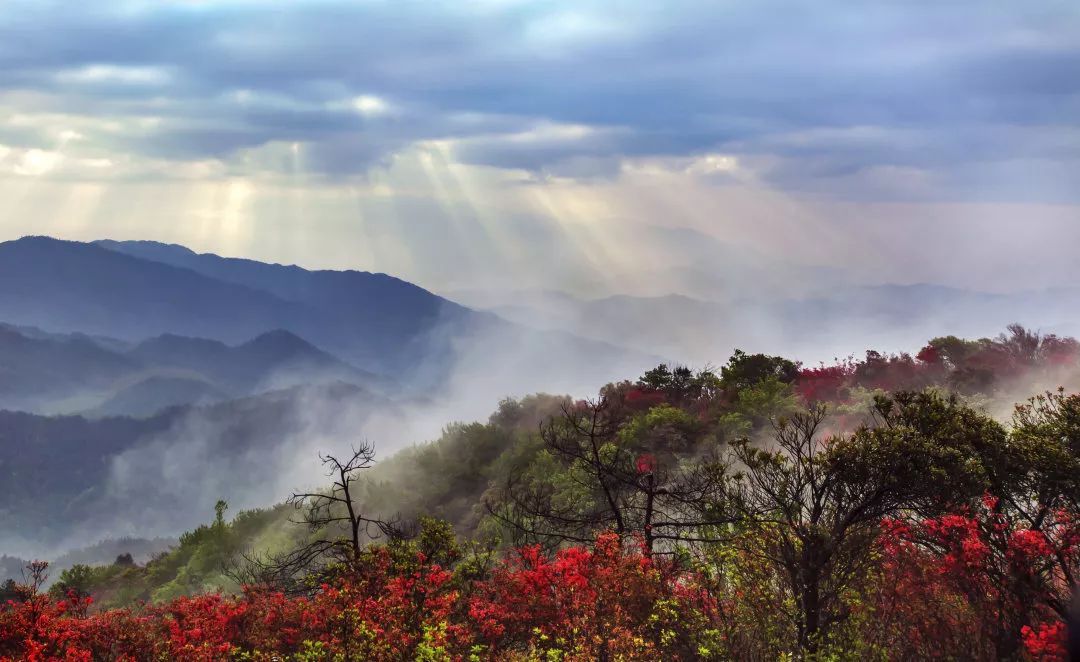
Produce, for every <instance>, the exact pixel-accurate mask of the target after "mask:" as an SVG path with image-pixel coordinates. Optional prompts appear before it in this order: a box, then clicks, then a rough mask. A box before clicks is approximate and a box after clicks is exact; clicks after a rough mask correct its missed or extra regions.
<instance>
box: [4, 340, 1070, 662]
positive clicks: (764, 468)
mask: <svg viewBox="0 0 1080 662" xmlns="http://www.w3.org/2000/svg"><path fill="white" fill-rule="evenodd" d="M1054 383H1060V384H1065V385H1066V386H1067V387H1068V388H1069V389H1076V388H1077V387H1078V386H1080V343H1078V342H1077V341H1075V340H1073V339H1071V338H1062V337H1057V336H1052V335H1048V336H1041V335H1039V334H1035V333H1032V332H1029V331H1027V330H1025V329H1023V328H1021V327H1018V326H1014V327H1011V328H1010V329H1009V330H1008V332H1007V333H1006V334H1003V335H1001V336H999V337H998V338H995V339H982V340H963V339H960V338H956V337H953V336H946V337H939V338H935V339H932V340H931V341H929V342H928V343H927V344H926V345H925V346H924V347H923V348H922V350H920V351H919V353H918V354H917V356H911V355H906V354H901V355H885V354H881V353H878V352H875V351H868V352H867V353H866V356H865V359H860V360H857V361H848V362H844V363H839V364H835V365H823V366H820V367H809V368H804V367H800V366H799V365H798V364H797V363H795V362H792V361H790V360H788V359H784V358H782V357H777V356H767V355H761V354H746V353H742V352H736V354H735V355H734V356H732V357H731V359H730V360H729V361H728V362H727V363H726V364H725V365H724V366H722V367H721V368H720V370H719V371H717V372H712V371H707V370H706V371H698V372H694V371H691V370H688V369H685V368H674V369H672V368H670V367H668V366H666V365H661V366H658V367H657V368H655V369H653V370H650V371H648V372H646V373H645V374H644V375H642V376H640V377H639V378H638V379H636V380H633V381H630V380H627V381H622V382H618V383H613V384H609V385H607V386H605V387H604V388H603V389H601V391H600V393H599V395H598V397H597V398H595V399H593V400H577V401H574V400H571V399H570V398H566V397H559V396H545V395H537V396H529V397H526V398H523V399H519V400H505V401H503V402H502V403H500V405H499V407H498V409H497V410H496V411H495V412H494V413H493V414H492V415H491V416H490V417H489V419H488V420H487V422H486V423H473V424H457V425H451V426H449V427H447V428H446V430H445V431H444V433H443V434H442V435H441V436H440V437H439V438H438V439H436V440H434V441H432V442H430V443H427V444H421V445H418V446H415V447H412V448H409V449H406V450H404V451H402V452H400V453H397V454H394V455H392V456H391V457H389V458H388V459H386V460H385V461H383V462H380V463H378V464H375V465H374V466H372V465H371V464H370V462H371V459H372V455H371V450H370V449H365V448H366V447H364V446H362V445H361V446H353V447H352V450H349V449H341V448H339V449H338V450H335V451H333V452H331V454H330V455H331V456H332V457H333V459H329V458H328V461H329V462H330V463H331V464H330V466H331V468H333V467H345V466H347V467H350V468H347V469H341V471H342V473H341V474H338V473H337V472H336V471H335V472H332V474H331V475H330V477H329V478H328V479H327V480H326V482H325V488H324V490H322V491H316V492H312V493H308V494H304V495H302V496H299V497H295V498H294V499H293V500H292V502H291V503H293V504H294V505H295V506H296V507H295V508H294V507H290V506H287V505H280V506H277V507H274V508H270V509H259V510H242V511H241V512H239V513H238V514H237V515H236V516H235V517H234V518H227V517H226V511H227V510H228V509H229V507H230V504H228V503H225V502H224V501H222V502H218V503H216V504H215V506H214V510H216V517H215V518H214V519H213V521H211V522H210V523H209V524H205V525H202V526H199V527H198V528H196V529H194V530H192V531H189V532H188V533H185V534H183V535H182V536H181V537H180V539H179V543H178V544H177V546H176V547H175V548H173V549H172V550H171V551H170V552H168V553H167V554H164V555H162V556H159V557H157V558H154V559H152V560H150V561H149V562H146V563H145V564H140V563H132V562H130V561H128V560H125V559H119V560H118V561H117V562H116V563H112V564H105V565H99V566H96V567H88V566H85V565H80V566H73V567H70V568H68V569H67V570H65V571H64V572H63V573H61V574H60V575H59V577H58V578H57V580H56V582H55V584H53V587H52V589H51V592H52V593H51V597H50V595H45V594H42V593H35V592H34V588H33V587H30V588H27V587H25V586H23V587H20V586H19V585H17V584H10V585H9V586H8V588H7V589H6V590H8V591H10V592H12V594H13V595H15V596H16V597H18V596H29V597H24V598H20V599H21V600H23V601H22V602H16V603H15V606H14V607H13V608H12V610H11V611H9V612H0V619H2V618H5V617H7V618H15V616H8V614H13V615H19V614H24V613H26V612H27V610H30V609H43V610H52V611H50V612H49V613H54V614H55V616H54V617H53V618H55V620H54V621H49V623H50V626H49V627H56V628H58V632H64V631H66V630H64V629H63V628H64V627H69V626H70V627H73V628H76V632H78V633H79V634H75V635H70V636H67V637H66V638H64V637H59V634H57V635H56V637H53V635H52V634H43V635H33V636H41V637H45V638H46V640H47V642H49V643H48V645H51V646H55V647H57V650H62V649H64V647H72V648H75V649H78V650H84V649H92V650H96V649H95V648H94V647H95V646H97V645H98V643H96V642H97V640H96V639H94V638H93V637H92V636H90V635H88V634H87V633H95V632H105V631H111V630H110V628H126V627H127V625H125V624H126V623H128V622H129V621H128V619H133V618H140V619H142V620H141V621H140V622H141V623H142V624H143V625H142V626H141V629H140V630H139V631H140V632H141V633H142V634H141V635H139V636H134V635H129V636H127V637H125V638H124V644H123V645H124V647H125V648H124V650H131V651H167V652H168V654H172V655H181V654H185V653H183V651H190V647H191V646H201V647H210V646H214V647H220V648H219V649H220V650H225V651H228V652H230V654H233V655H235V654H238V653H245V652H251V651H266V650H272V651H275V654H278V655H293V656H302V655H304V654H306V653H304V651H308V650H315V651H318V652H319V653H320V654H322V653H324V652H327V651H333V652H338V653H340V654H342V655H344V656H345V657H346V658H348V657H349V656H350V655H354V654H355V655H360V656H362V657H365V658H374V659H387V660H389V659H397V658H401V657H405V658H412V657H415V656H417V655H422V653H421V652H422V651H425V650H428V648H429V647H434V649H436V650H438V651H441V652H440V653H439V654H440V655H442V654H444V653H445V654H447V655H461V656H464V655H465V654H466V653H469V654H472V655H476V654H477V651H481V652H484V653H485V656H486V657H490V658H491V659H506V658H513V657H514V656H516V655H518V654H519V653H521V652H522V651H542V652H544V655H546V656H549V657H551V656H554V657H558V656H560V655H562V654H563V653H564V652H566V651H567V650H569V651H571V653H572V657H579V658H581V659H592V658H595V657H597V656H603V655H605V654H607V653H610V652H612V651H623V653H625V655H626V656H627V657H629V658H634V659H637V658H641V659H648V658H657V657H659V658H663V659H679V660H692V659H716V660H723V659H732V658H734V659H746V658H750V657H754V656H755V655H756V654H757V653H755V651H758V652H760V651H768V652H769V654H768V655H766V656H764V657H769V658H772V657H774V656H777V655H779V656H782V655H795V654H802V653H804V652H806V651H807V650H812V651H818V652H828V653H829V654H830V655H834V656H836V657H837V658H840V659H851V658H861V657H863V653H862V652H861V651H863V650H865V648H866V647H871V648H874V649H875V650H878V649H879V647H884V646H886V645H888V646H889V651H890V655H891V654H892V653H896V652H898V651H899V652H900V653H902V654H900V655H898V657H899V658H900V659H908V658H911V659H923V658H935V657H941V656H944V657H960V658H963V657H964V656H965V655H967V654H968V653H970V651H971V646H972V645H973V644H972V642H973V641H975V640H972V639H970V638H967V637H966V636H962V635H964V633H967V632H972V631H975V630H978V629H981V628H984V627H993V626H996V625H997V624H1000V623H1008V624H1010V627H1009V628H1008V629H998V630H995V631H994V633H993V634H992V636H989V637H988V638H986V639H979V640H978V641H979V642H980V643H978V644H977V646H978V648H979V650H981V651H982V653H980V656H982V657H988V658H991V659H993V658H994V657H995V656H997V657H1007V656H1000V655H998V653H996V652H994V651H1000V650H1008V651H1013V652H1016V651H1021V650H1025V651H1039V650H1042V648H1040V646H1043V645H1045V646H1051V645H1056V644H1055V643H1054V642H1056V641H1057V639H1056V637H1058V636H1059V632H1058V630H1057V628H1059V627H1060V623H1061V622H1062V621H1061V619H1062V617H1063V615H1064V612H1063V611H1059V610H1058V606H1061V607H1062V608H1063V609H1064V608H1067V605H1068V598H1069V594H1070V590H1071V587H1070V586H1069V585H1068V583H1067V582H1064V581H1063V577H1065V576H1067V575H1066V573H1068V572H1071V571H1072V570H1074V569H1075V568H1076V567H1077V561H1078V559H1080V557H1078V556H1077V553H1076V546H1075V540H1077V539H1080V538H1078V536H1080V531H1078V529H1077V525H1076V522H1078V521H1080V518H1078V517H1077V516H1078V515H1080V510H1078V506H1077V504H1078V503H1080V501H1078V500H1077V496H1078V495H1077V493H1076V491H1075V485H1074V483H1075V480H1074V479H1075V472H1076V471H1080V453H1078V452H1077V449H1078V448H1080V425H1078V423H1080V395H1068V394H1067V393H1060V394H1055V393H1051V394H1049V395H1044V396H1042V397H1041V398H1037V399H1034V400H1032V401H1030V402H1029V403H1028V404H1027V405H1024V406H1021V407H1020V408H1019V409H1017V410H1016V411H1017V414H1016V416H1015V417H1014V418H1012V419H1011V420H1007V419H1006V420H1005V421H1004V422H1002V421H998V420H995V419H994V418H993V417H991V416H989V415H988V414H987V412H990V411H1004V410H1006V409H1007V408H1008V407H1009V405H1010V404H1011V403H1013V402H1015V401H1016V400H1015V398H1016V396H1015V394H1016V393H1018V392H1022V391H1025V390H1026V392H1030V393H1038V391H1039V390H1040V389H1042V388H1045V387H1046V386H1047V385H1050V384H1054ZM254 409H255V410H258V411H259V414H260V415H265V414H266V413H267V412H266V411H264V410H262V409H261V407H260V406H259V405H257V404H256V405H254ZM309 450H313V449H309ZM351 454H352V455H351ZM350 455H351V456H352V457H353V458H354V459H353V461H349V457H350ZM356 458H360V459H359V460H357V459H356ZM334 462H338V464H333V463H334ZM343 462H344V463H345V464H342V463H343ZM735 467H738V470H737V471H736V470H734V468H735ZM1063 469H1064V471H1063ZM346 486H347V487H348V488H349V489H350V490H351V491H349V492H346V491H345V489H346ZM144 489H145V488H144ZM1036 494H1039V495H1042V496H1041V497H1040V498H1045V497H1046V496H1047V495H1051V496H1052V499H1053V503H1054V504H1056V505H1055V506H1054V507H1053V508H1052V509H1047V508H1048V507H1047V506H1046V505H1045V504H1044V503H1042V502H1040V501H1037V500H1033V497H1034V496H1035V495H1036ZM346 503H347V504H348V505H349V506H350V508H352V509H353V510H352V511H351V512H352V513H356V515H355V516H356V517H357V519H356V520H355V522H356V523H357V526H358V527H359V528H358V529H357V530H358V531H359V532H360V537H359V538H355V537H354V538H352V539H350V533H349V531H350V529H349V525H348V524H347V523H346V522H353V521H354V520H352V519H351V517H352V516H353V515H349V516H348V517H344V515H343V514H344V513H345V510H344V506H343V505H342V504H346ZM210 511H211V509H210V508H209V507H207V508H206V509H205V510H204V511H203V512H204V513H206V514H208V513H209V512H210ZM1040 512H1041V513H1042V514H1041V515H1040V514H1039V513H1040ZM297 515H299V516H300V517H302V518H306V520H307V521H308V522H309V523H311V524H312V526H303V525H299V524H298V523H296V520H295V517H297ZM203 517H204V518H205V517H206V515H205V514H204V516H203ZM343 517H344V519H343ZM204 521H205V519H204ZM807 549H809V550H811V551H812V552H813V554H814V555H815V556H814V558H815V559H817V560H812V561H810V563H813V564H814V565H813V566H812V568H811V570H812V574H811V575H807V574H806V572H807V571H805V570H800V568H805V567H806V564H807V563H808V561H807V556H806V555H805V554H804V551H803V550H807ZM852 568H859V569H860V572H852V571H851V569H852ZM792 577H794V578H795V579H792ZM242 583H246V584H248V586H247V588H246V589H243V586H242ZM242 589H243V590H242ZM65 592H67V593H66V594H67V600H66V601H64V602H57V600H58V596H60V595H63V594H64V593H65ZM222 593H224V594H225V595H224V596H223V595H222ZM230 595H231V596H232V597H229V596H230ZM808 595H818V596H819V598H820V596H828V597H827V598H826V599H823V600H819V601H818V602H813V601H808V600H806V599H805V598H806V597H807V596H808ZM88 597H92V598H93V599H94V602H93V605H92V606H91V604H90V603H88V602H86V599H87V598H88ZM145 600H148V601H150V602H151V603H155V604H151V605H149V606H145V607H135V608H133V609H134V611H127V610H123V609H121V610H116V609H115V607H117V606H122V605H131V604H135V603H138V602H140V601H145ZM1003 603H1004V604H1005V607H1002V606H1001V605H1002V604H1003ZM70 605H76V607H71V606H70ZM78 605H82V606H78ZM721 605H722V609H721V607H720V606H721ZM788 605H795V606H794V607H791V608H789V607H788ZM72 609H75V611H70V610H72ZM66 610H67V611H66ZM87 611H89V612H90V613H89V614H86V613H85V612H87ZM346 613H349V614H355V617H354V618H355V620H356V623H355V626H354V625H352V621H350V625H349V626H348V627H347V628H345V629H344V632H345V634H344V635H343V634H341V633H342V631H343V630H342V627H341V626H340V624H337V625H335V623H337V620H339V619H342V618H343V617H342V616H341V615H342V614H346ZM408 614H415V615H416V616H415V617H405V616H403V615H408ZM837 614H847V615H848V616H850V617H851V618H844V619H838V620H837V619H836V618H835V615H837ZM807 618H818V619H820V620H819V621H818V623H819V625H818V626H817V630H815V634H814V636H813V637H810V638H806V637H804V636H803V635H801V634H800V632H802V633H804V634H805V630H800V628H804V627H805V625H804V624H805V623H806V622H807V621H806V620H805V619H807ZM171 619H183V620H184V622H187V623H201V624H203V625H200V626H199V627H198V628H192V629H191V630H185V631H184V632H185V633H186V634H184V635H182V636H178V635H177V633H176V630H175V629H170V627H169V624H170V623H172V622H173V621H172V620H171ZM658 620H660V622H662V623H663V626H662V630H661V631H657V629H656V627H657V622H658ZM12 622H13V623H17V622H21V621H12ZM761 622H770V623H774V624H775V630H762V629H761V628H755V627H753V624H754V623H761ZM53 623H55V625H52V624H53ZM222 623H227V624H228V626H227V627H226V626H222V625H221V624H222ZM215 624H217V625H215ZM267 624H273V625H274V627H272V628H269V629H267V628H266V627H265V626H266V625H267ZM931 624H932V625H933V627H930V625H931ZM76 626H78V627H76ZM912 627H916V628H918V631H920V632H927V633H929V634H928V635H927V636H921V637H916V638H911V637H908V636H907V635H908V634H910V632H911V630H910V628H912ZM619 628H622V629H623V630H622V631H625V632H629V633H632V636H626V637H615V636H612V634H611V633H612V631H613V629H619ZM927 628H929V629H927ZM2 631H3V628H0V632H2ZM19 631H20V632H21V631H22V630H19ZM371 631H382V632H387V633H388V636H387V637H385V638H378V637H375V638H372V637H368V636H365V634H364V633H366V632H371ZM47 632H51V630H48V631H47ZM431 632H446V633H451V632H452V633H453V635H452V636H451V635H450V634H445V635H443V634H440V635H431V634H430V633H431ZM725 632H728V633H737V636H735V635H726V634H724V633H725ZM1038 632H1046V633H1048V634H1046V635H1045V636H1044V635H1037V634H1034V633H1038ZM288 633H295V634H288ZM425 633H426V634H425ZM587 633H592V634H587ZM819 636H820V637H821V638H819ZM49 637H53V638H49ZM432 637H434V638H432ZM53 639H55V640H56V641H55V643H53ZM4 642H5V640H4V639H3V636H2V635H0V644H3V645H7V646H9V647H14V648H11V650H21V649H20V648H19V647H20V646H23V645H25V644H24V643H23V640H22V639H12V638H9V639H8V641H7V643H6V644H4ZM1043 642H1045V643H1043ZM77 647H83V648H77ZM350 651H351V652H350ZM357 651H361V652H360V653H357ZM605 651H606V652H607V653H605ZM140 654H141V653H140ZM163 654H165V653H163ZM1010 654H1011V653H1010ZM486 657H485V659H486ZM890 659H891V658H890ZM1035 659H1037V656H1036V657H1035Z"/></svg>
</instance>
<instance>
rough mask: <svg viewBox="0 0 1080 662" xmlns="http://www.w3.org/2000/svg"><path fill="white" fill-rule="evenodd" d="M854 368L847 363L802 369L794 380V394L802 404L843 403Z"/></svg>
mask: <svg viewBox="0 0 1080 662" xmlns="http://www.w3.org/2000/svg"><path fill="white" fill-rule="evenodd" d="M854 374H855V368H854V367H853V366H852V365H851V363H850V362H848V363H839V364H837V365H830V366H827V365H821V366H819V367H817V368H803V369H801V370H799V376H798V378H796V380H795V392H796V393H797V394H799V396H801V397H802V399H803V401H804V402H807V403H814V402H832V403H836V402H844V401H845V400H847V393H846V390H847V388H848V387H849V386H850V381H851V377H852V375H854Z"/></svg>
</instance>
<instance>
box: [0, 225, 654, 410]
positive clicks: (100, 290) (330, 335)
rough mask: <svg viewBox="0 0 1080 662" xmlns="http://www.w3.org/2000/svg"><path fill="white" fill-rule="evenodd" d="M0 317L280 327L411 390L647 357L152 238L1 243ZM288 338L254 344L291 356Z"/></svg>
mask: <svg viewBox="0 0 1080 662" xmlns="http://www.w3.org/2000/svg"><path fill="white" fill-rule="evenodd" d="M0 321H2V322H7V323H9V324H14V325H19V326H24V327H25V326H29V327H37V328H38V329H45V330H47V331H49V332H54V333H56V332H58V333H63V334H78V336H77V337H78V338H80V339H82V340H86V339H87V338H89V339H93V338H95V337H102V336H103V337H106V338H112V339H116V340H117V341H120V342H125V343H138V342H142V341H144V340H145V339H147V338H155V337H158V336H162V335H166V334H168V335H172V336H182V337H187V338H203V339H208V340H214V341H218V342H219V343H225V344H227V345H241V344H242V343H246V342H248V341H250V340H251V339H252V338H257V337H260V336H262V335H263V334H265V333H267V332H270V331H277V330H281V331H284V332H288V333H289V334H292V336H293V337H295V338H302V339H303V341H306V342H307V343H310V344H311V345H312V346H314V347H318V348H319V350H321V351H323V352H325V353H326V354H327V355H329V356H330V357H331V358H332V357H337V360H340V361H341V362H343V363H345V364H348V365H350V366H354V367H355V368H357V369H359V370H362V371H365V372H367V373H373V374H381V375H385V376H388V378H389V380H390V381H391V382H393V383H397V384H399V385H402V386H404V387H406V388H407V389H410V390H411V391H412V392H418V393H424V392H430V391H432V390H433V389H434V390H437V389H440V388H442V387H444V386H445V384H446V383H447V380H448V379H450V378H451V377H452V376H453V375H454V373H455V372H456V371H457V369H458V368H459V367H460V365H461V363H462V362H463V361H465V360H468V361H470V362H471V365H470V366H468V369H469V370H473V369H476V368H477V367H478V366H477V365H476V364H477V363H484V362H485V361H486V360H487V359H491V360H492V361H493V362H494V364H495V365H496V366H497V367H498V368H499V369H502V368H503V367H505V365H506V364H507V361H504V360H503V358H504V357H501V356H499V357H496V356H495V355H494V354H493V352H494V351H496V350H497V351H500V352H502V351H506V352H511V353H512V354H513V357H512V361H510V363H512V364H515V365H517V366H519V367H517V368H516V369H517V370H527V369H532V368H535V374H536V375H537V376H538V377H539V378H538V379H537V380H536V382H535V383H536V384H538V385H539V386H540V387H546V388H555V387H563V388H566V387H569V386H573V385H574V383H575V381H577V380H579V379H581V378H582V376H583V378H584V379H586V380H588V381H589V382H595V381H598V380H599V381H603V380H604V379H610V378H614V377H615V376H617V375H618V374H619V373H620V370H623V369H624V368H625V367H626V366H628V365H634V366H638V365H645V364H646V363H647V362H648V361H650V360H652V359H653V358H655V357H654V356H652V355H651V354H647V353H644V352H639V351H629V350H625V349H623V348H620V347H618V346H616V345H614V344H611V343H605V342H596V341H591V340H584V339H581V338H578V337H575V336H573V335H572V334H568V333H564V332H560V331H555V332H550V331H548V332H537V331H535V330H533V329H529V328H525V327H522V326H520V325H516V324H513V323H510V322H507V321H505V320H503V319H501V318H499V317H497V316H496V315H493V314H491V313H489V312H483V311H481V312H477V311H474V310H471V309H469V308H466V307H464V306H461V305H459V304H457V303H454V302H452V301H449V300H447V299H444V298H442V297H439V296H436V295H435V294H432V293H431V292H428V291H427V290H424V289H422V288H420V287H417V286H415V285H412V284H410V283H407V282H405V281H402V280H399V279H397V278H393V277H391V276H387V275H385V274H373V273H368V272H359V271H308V270H306V269H301V268H300V267H295V266H283V265H277V264H265V263H261V262H255V261H252V260H243V259H235V258H222V257H219V256H216V255H208V254H196V253H194V252H192V251H190V250H188V249H186V248H184V247H181V246H174V245H166V244H159V243H153V242H114V241H100V242H96V243H79V242H71V241H61V240H57V239H51V238H48V237H26V238H23V239H19V240H16V241H9V242H4V243H0ZM286 337H288V336H280V337H279V338H278V341H281V340H282V338H286ZM172 342H174V343H176V342H178V341H175V340H174V341H172ZM260 342H262V343H263V344H267V341H266V340H265V339H263V341H260ZM290 342H292V343H295V342H297V341H296V340H291V341H286V342H285V343H284V345H275V346H274V347H269V348H267V347H264V349H270V350H271V353H273V351H276V350H281V351H284V352H286V353H288V352H289V351H291V349H290V348H289V347H287V346H286V345H288V344H289V343H290ZM97 344H98V345H101V346H102V347H104V344H103V343H101V342H98V343H97ZM200 347H201V349H200V351H203V352H206V353H207V355H209V354H212V353H213V351H221V349H220V348H218V349H217V350H212V349H210V346H209V345H206V344H205V343H204V344H203V345H201V346H200ZM248 349H251V348H248ZM248 349H244V350H242V351H241V352H240V353H241V354H243V353H244V352H246V351H248ZM534 350H535V351H534ZM252 351H254V350H252ZM582 356H587V357H588V361H581V360H579V359H580V357H582ZM131 358H138V357H137V356H136V357H131ZM159 358H160V357H159ZM324 358H325V357H324ZM238 360H240V359H238ZM185 367H187V366H185ZM479 367H480V368H483V367H484V366H479ZM583 367H584V370H582V368H583ZM199 372H201V373H205V371H201V370H200V371H199ZM545 373H546V374H547V375H548V377H550V379H547V380H545V379H544V378H543V375H544V374H545ZM571 373H573V376H572V377H571ZM489 381H490V380H489ZM581 383H585V382H581ZM563 384H565V385H566V386H563ZM498 388H499V389H504V393H503V394H505V393H506V392H508V390H509V389H510V388H511V387H510V386H509V385H508V384H507V385H499V386H498Z"/></svg>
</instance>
